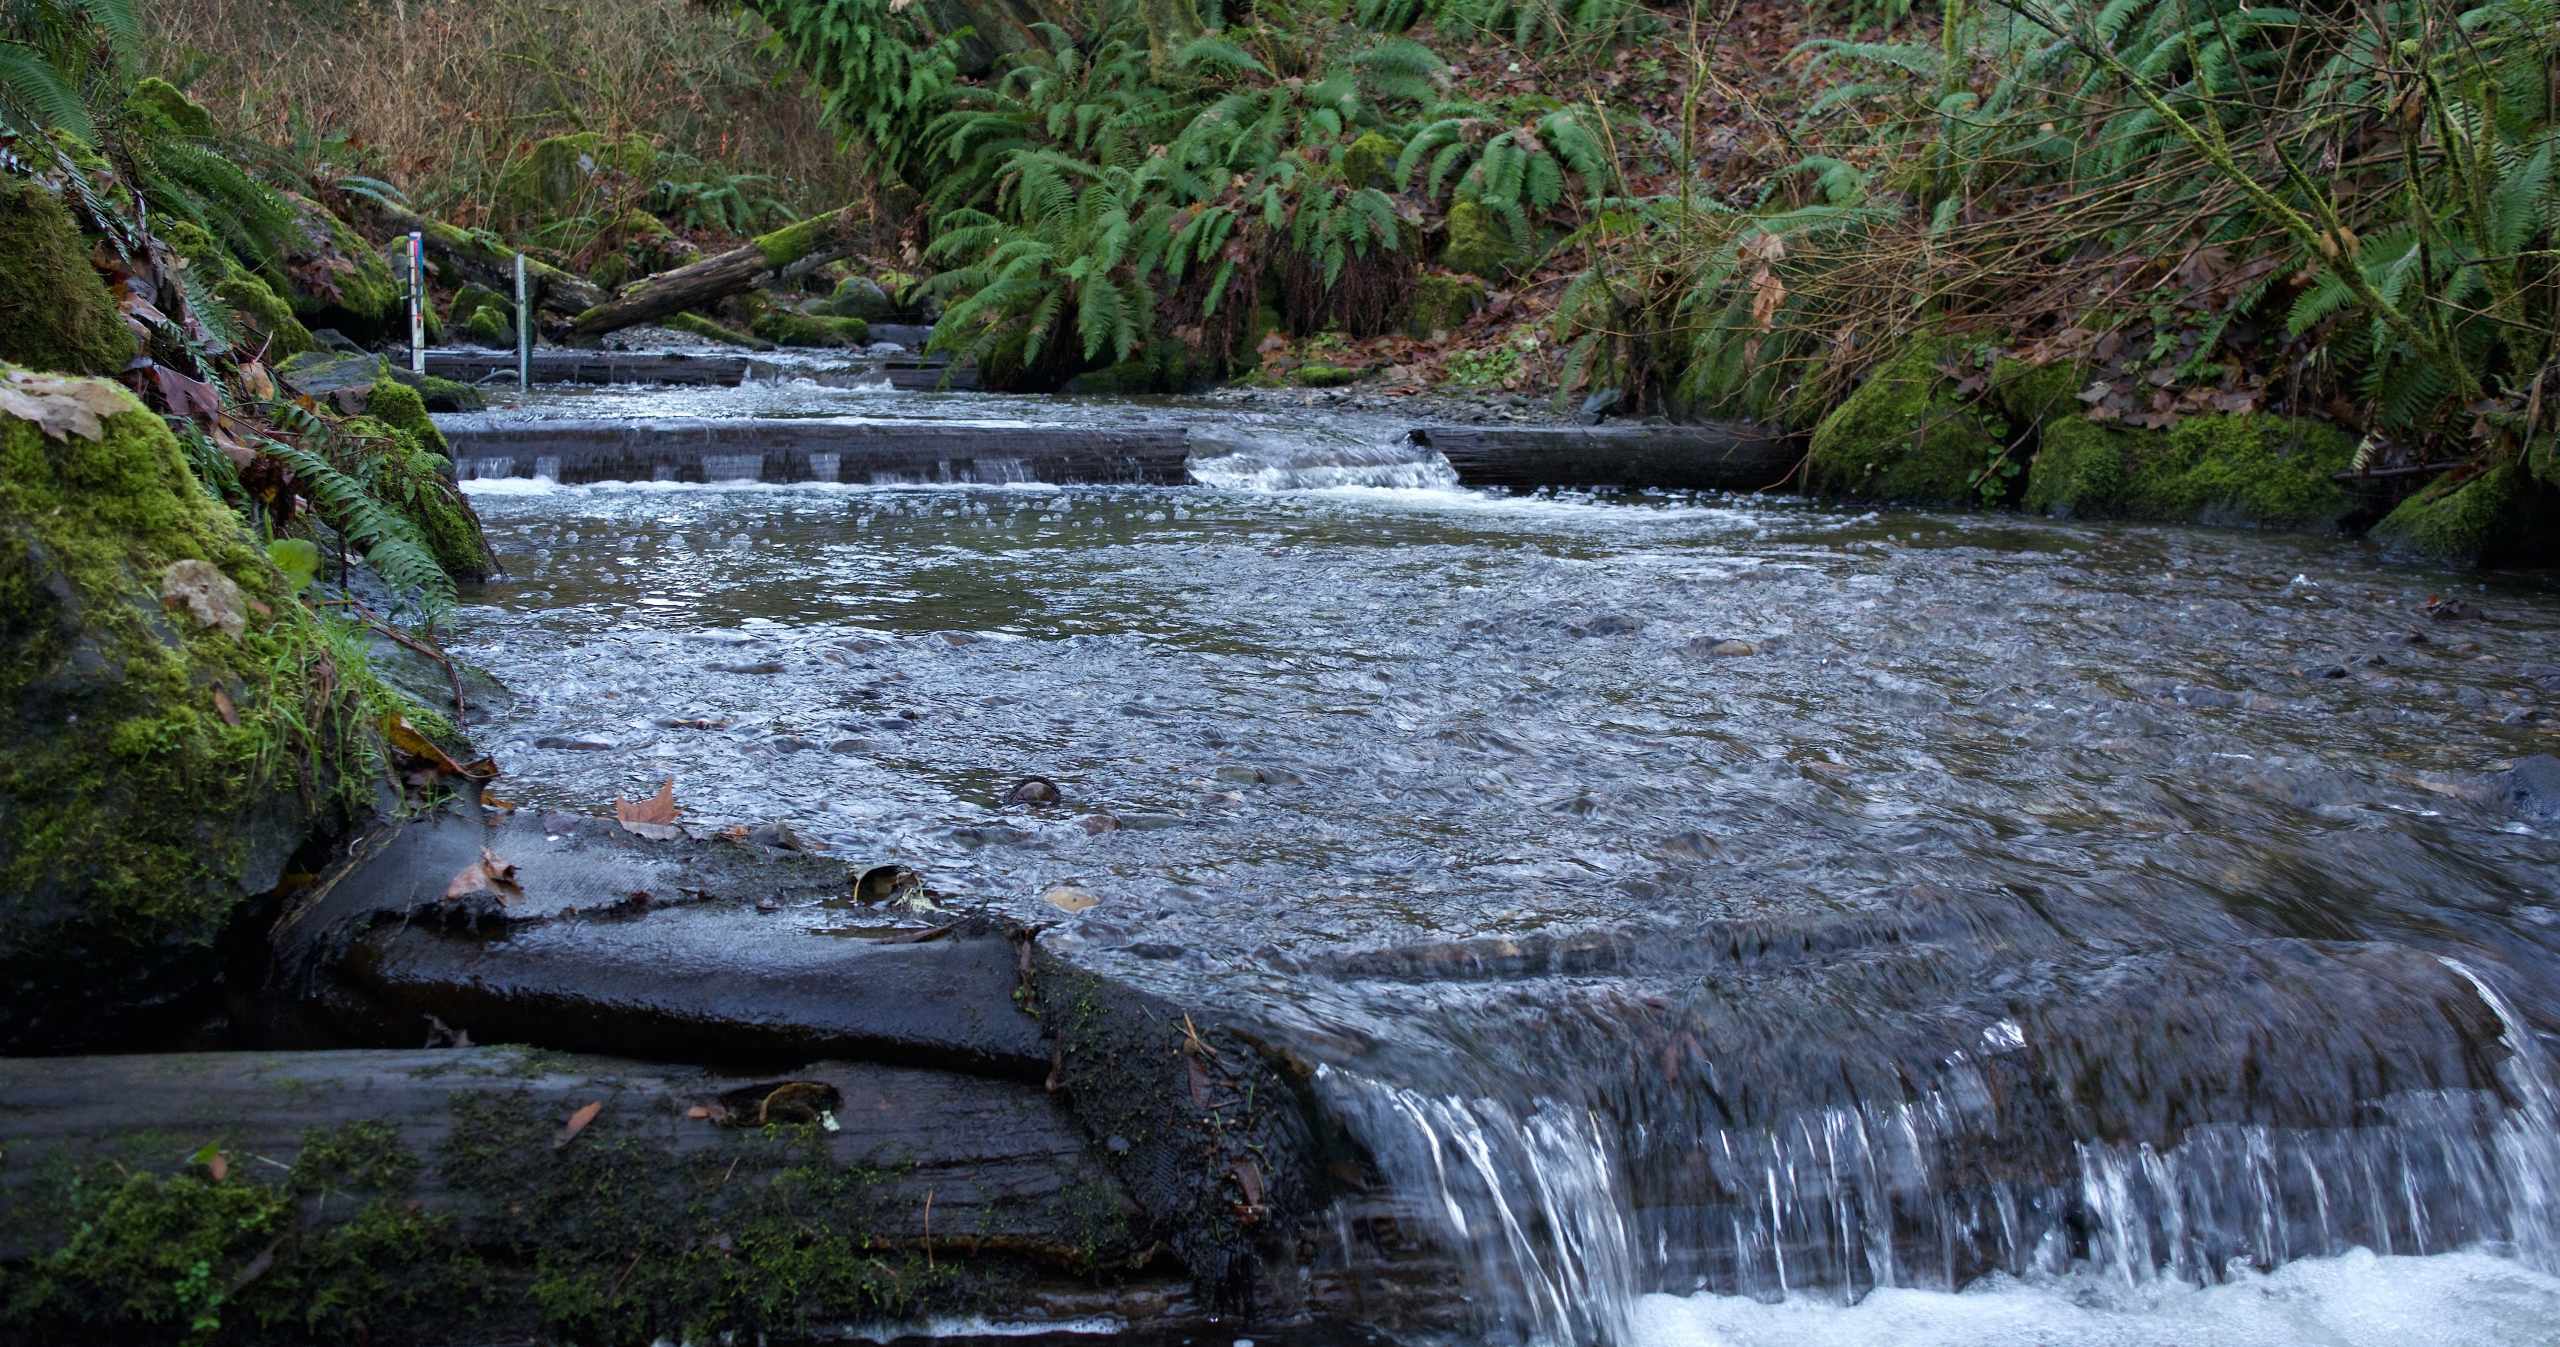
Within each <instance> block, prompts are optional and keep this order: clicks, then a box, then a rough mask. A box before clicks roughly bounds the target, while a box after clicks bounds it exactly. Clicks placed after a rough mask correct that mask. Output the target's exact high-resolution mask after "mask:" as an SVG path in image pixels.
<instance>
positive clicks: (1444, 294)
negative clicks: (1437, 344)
mask: <svg viewBox="0 0 2560 1347" xmlns="http://www.w3.org/2000/svg"><path fill="white" fill-rule="evenodd" d="M1484 298H1485V286H1484V282H1483V281H1480V280H1477V279H1476V278H1475V277H1473V276H1451V275H1445V274H1443V273H1440V272H1432V273H1429V274H1427V275H1425V276H1423V277H1421V278H1420V279H1419V280H1417V281H1415V282H1414V286H1413V307H1412V308H1411V309H1410V310H1408V311H1407V312H1406V314H1405V332H1406V334H1407V335H1408V336H1411V337H1413V338H1414V339H1415V340H1417V341H1429V340H1430V339H1431V338H1433V337H1435V336H1437V335H1439V334H1440V333H1443V332H1450V331H1455V330H1456V329H1457V328H1458V327H1459V326H1460V325H1461V324H1463V323H1465V322H1466V321H1467V320H1468V319H1469V318H1472V317H1474V316H1475V313H1476V310H1478V309H1481V308H1483V307H1484Z"/></svg>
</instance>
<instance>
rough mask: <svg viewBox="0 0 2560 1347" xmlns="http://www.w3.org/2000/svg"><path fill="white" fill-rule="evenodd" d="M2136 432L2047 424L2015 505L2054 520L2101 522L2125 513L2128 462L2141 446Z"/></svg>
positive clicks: (2080, 422) (2078, 423) (2077, 422)
mask: <svg viewBox="0 0 2560 1347" xmlns="http://www.w3.org/2000/svg"><path fill="white" fill-rule="evenodd" d="M2140 442H2141V436H2140V435H2139V434H2138V433H2137V432H2133V431H2126V430H2119V429H2116V428H2114V427H2111V426H2102V425H2099V424H2097V423H2096V422H2093V421H2090V420H2089V419H2087V418H2086V417H2081V416H2069V417H2065V418H2063V419H2061V420H2055V421H2048V422H2046V423H2045V426H2044V433H2043V437H2042V439H2041V441H2040V443H2039V446H2038V448H2037V450H2036V458H2035V464H2034V466H2033V467H2031V468H2029V469H2028V471H2027V495H2026V499H2025V500H2024V501H2022V502H2020V504H2021V505H2022V506H2023V507H2024V508H2025V509H2027V510H2029V511H2031V512H2033V513H2035V514H2044V515H2052V516H2054V517H2055V518H2058V519H2105V518H2110V517H2113V516H2116V515H2120V514H2122V513H2124V505H2125V502H2124V498H2125V488H2126V486H2127V484H2128V483H2129V482H2130V481H2131V480H2132V471H2131V468H2130V467H2129V466H2128V464H2129V462H2130V460H2131V459H2132V458H2133V456H2134V455H2135V454H2136V453H2137V452H2138V451H2139V449H2140V447H2141V444H2140Z"/></svg>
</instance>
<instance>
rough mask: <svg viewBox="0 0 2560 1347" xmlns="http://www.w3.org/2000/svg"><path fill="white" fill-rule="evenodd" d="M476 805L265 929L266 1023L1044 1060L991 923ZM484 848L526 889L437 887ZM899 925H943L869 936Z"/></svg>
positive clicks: (379, 856) (768, 1057)
mask: <svg viewBox="0 0 2560 1347" xmlns="http://www.w3.org/2000/svg"><path fill="white" fill-rule="evenodd" d="M471 812H472V811H470V810H468V809H467V808H455V809H450V810H447V811H444V812H441V813H439V814H437V815H434V816H432V817H429V818H427V819H422V820H419V821H417V822H414V823H411V824H409V825H407V826H405V827H403V828H401V829H399V830H398V831H397V832H396V833H394V834H392V835H391V836H390V837H389V838H388V839H387V840H386V841H383V842H382V843H381V844H380V845H379V846H378V847H376V848H370V849H368V850H367V852H366V854H365V855H363V856H362V858H361V859H359V860H358V861H357V862H355V864H354V865H353V866H352V867H351V868H349V869H348V870H346V871H345V872H343V873H342V874H340V875H339V876H338V877H336V878H335V879H334V881H333V882H332V883H331V884H330V885H329V887H328V889H327V890H326V891H325V892H324V893H322V894H320V895H319V896H318V897H316V898H315V899H313V900H311V901H310V902H309V903H307V904H306V905H305V906H303V907H301V908H299V909H297V910H296V911H295V912H294V913H292V914H291V915H290V916H288V917H287V918H286V919H285V920H283V921H281V922H279V923H278V924H277V927H276V929H275V933H274V935H273V937H272V943H273V944H274V946H275V949H276V954H277V962H278V966H279V967H280V968H282V969H283V970H285V973H284V977H285V982H286V990H287V992H288V993H289V995H290V998H291V1000H292V1002H293V1003H294V1004H296V1005H297V1006H299V1007H301V1008H302V1011H303V1019H302V1020H301V1021H300V1022H288V1023H283V1024H280V1025H279V1026H278V1033H279V1034H280V1035H282V1036H285V1037H287V1038H289V1039H291V1038H300V1039H302V1040H304V1041H312V1040H313V1039H314V1038H315V1036H316V1037H317V1041H326V1042H334V1043H341V1044H364V1045H374V1046H405V1045H409V1044H416V1043H422V1042H425V1041H427V1039H428V1038H429V1036H430V1034H431V1033H435V1032H441V1030H439V1029H438V1026H445V1027H446V1028H447V1029H449V1030H451V1031H455V1032H460V1033H465V1034H468V1035H470V1037H471V1038H472V1039H473V1040H475V1041H478V1042H483V1043H488V1042H526V1043H539V1044H541V1045H543V1046H545V1047H549V1048H558V1049H564V1050H570V1051H587V1052H615V1053H620V1054H624V1055H635V1056H642V1057H648V1058H653V1059H657V1060H676V1061H694V1062H704V1063H720V1064H724V1065H731V1064H738V1063H763V1064H775V1065H779V1064H788V1063H790V1062H794V1061H805V1060H808V1059H811V1058H816V1057H844V1058H858V1059H860V1060H864V1061H873V1062H891V1063H900V1064H908V1065H920V1066H932V1067H938V1068H943V1069H947V1070H955V1071H967V1072H973V1073H977V1074H981V1075H992V1076H1003V1077H1010V1078H1014V1079H1019V1080H1026V1081H1036V1080H1039V1079H1041V1078H1042V1077H1043V1076H1044V1075H1045V1074H1046V1073H1047V1071H1048V1068H1049V1053H1048V1049H1047V1046H1046V1045H1045V1044H1044V1043H1043V1042H1042V1040H1041V1037H1040V1031H1039V1025H1038V1024H1037V1022H1036V1021H1034V1020H1033V1019H1031V1018H1030V1017H1029V1016H1027V1015H1025V1014H1023V1013H1022V1012H1021V1010H1020V1009H1019V1008H1018V1007H1017V1006H1016V1005H1015V1004H1014V989H1015V987H1016V986H1017V985H1018V983H1019V980H1020V973H1019V966H1020V953H1019V950H1018V949H1017V947H1016V945H1015V944H1014V942H1013V941H1012V940H1011V939H1010V938H1009V933H1008V932H1006V931H1005V930H1003V929H1001V928H999V927H997V926H996V925H994V924H993V923H989V922H983V921H978V922H971V921H967V920H965V919H963V918H962V917H960V916H958V915H956V914H953V915H937V916H933V917H931V918H930V919H921V918H914V917H900V916H896V915H884V914H880V913H879V912H878V911H877V910H876V909H869V908H863V907H860V906H858V905H857V904H855V903H854V902H853V901H852V899H851V893H852V888H853V884H852V873H851V871H849V870H848V869H847V868H846V867H845V866H843V865H842V864H840V863H838V862H835V861H831V860H825V859H821V858H818V857H812V856H803V855H798V854H794V853H787V852H779V851H774V850H771V849H767V848H761V847H752V846H749V845H746V844H743V843H737V842H731V841H728V840H726V839H713V840H710V841H695V840H691V839H687V838H676V839H672V840H667V841H651V840H647V839H643V838H640V837H637V836H634V835H632V834H630V833H629V832H627V831H625V830H624V829H622V828H621V827H620V826H619V825H617V824H614V823H612V822H610V821H607V820H603V819H592V818H581V817H575V816H570V815H562V814H548V815H544V816H541V817H539V818H536V817H531V816H521V815H519V816H508V817H504V818H494V817H493V818H492V819H491V820H490V821H488V822H485V823H484V822H483V821H482V820H480V819H476V818H472V817H470V816H469V815H470V813H471ZM488 856H494V857H496V858H498V860H499V861H500V862H501V863H503V864H505V865H510V866H513V867H514V869H513V871H512V876H511V883H512V884H513V886H514V887H515V889H516V890H518V891H515V892H510V893H508V894H507V896H506V897H505V898H504V900H503V901H501V900H498V899H496V898H495V897H494V896H489V897H481V898H475V899H467V900H452V899H448V898H446V897H445V894H446V893H447V892H448V890H449V889H451V888H452V887H453V886H454V884H455V882H456V877H457V876H461V875H463V874H464V873H465V872H466V871H468V870H470V869H471V867H472V866H474V865H475V864H480V865H482V866H484V867H485V866H486V865H487V861H486V859H485V858H486V857H488ZM466 887H467V886H466ZM907 927H912V928H914V929H915V931H916V932H919V933H920V932H922V931H926V930H936V929H939V930H941V931H942V934H941V935H940V936H939V937H937V938H934V939H929V940H916V939H882V938H877V937H878V933H879V932H880V931H881V930H882V929H884V928H889V929H898V930H900V931H901V932H902V933H903V929H904V928H907Z"/></svg>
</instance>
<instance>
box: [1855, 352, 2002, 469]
mask: <svg viewBox="0 0 2560 1347" xmlns="http://www.w3.org/2000/svg"><path fill="white" fill-rule="evenodd" d="M1956 351H1957V346H1956V343H1955V342H1953V341H1951V340H1950V339H1947V338H1944V337H1923V338H1920V339H1918V340H1915V341H1913V342H1912V343H1911V344H1910V345H1908V346H1906V347H1904V348H1903V349H1902V351H1901V353H1900V354H1898V355H1895V356H1893V357H1892V358H1890V359H1888V360H1886V361H1885V362H1884V363H1883V364H1881V365H1878V366H1877V367H1876V368H1875V370H1874V371H1873V372H1871V373H1870V374H1868V375H1867V381H1866V382H1865V383H1863V384H1860V385H1859V386H1858V389H1857V391H1856V392H1854V393H1851V394H1850V395H1849V397H1848V399H1847V400H1846V401H1844V402H1842V403H1841V404H1840V405H1839V406H1838V407H1836V408H1834V409H1832V411H1831V414H1830V415H1828V416H1825V417H1823V418H1822V422H1821V424H1819V425H1817V426H1815V427H1814V431H1813V446H1812V450H1811V457H1810V458H1809V460H1808V462H1807V482H1808V484H1809V485H1810V486H1811V488H1812V489H1813V490H1814V491H1815V492H1817V493H1820V494H1825V495H1837V496H1854V497H1860V498H1863V499H1869V500H1890V501H1908V502H1914V503H1919V504H1934V505H1944V504H1976V503H1979V502H1980V494H1979V488H1978V487H1977V485H1976V484H1977V483H1978V482H1980V481H1981V480H1983V476H1984V473H1985V471H1986V470H1987V469H1989V468H1990V467H1991V466H1992V462H1993V460H1994V459H1995V458H1997V457H1998V455H1999V453H2000V451H2001V449H2002V448H2003V447H2004V446H2005V445H2006V444H2007V442H2008V426H2007V425H2006V424H2005V423H2004V422H2003V421H2002V420H2001V419H1999V418H1998V417H1997V416H1996V415H1994V414H1992V413H1990V412H1988V411H1986V410H1985V409H1984V408H1982V407H1980V406H1978V405H1976V404H1975V403H1974V402H1972V401H1971V400H1969V399H1967V398H1965V397H1964V396H1963V395H1962V394H1960V393H1958V392H1957V391H1956V388H1955V384H1954V382H1953V381H1952V380H1949V379H1948V378H1947V377H1946V376H1945V375H1944V374H1942V373H1941V372H1940V371H1939V368H1938V367H1939V365H1940V364H1941V363H1943V362H1945V361H1947V360H1949V359H1950V358H1952V357H1953V356H1954V355H1955V354H1956Z"/></svg>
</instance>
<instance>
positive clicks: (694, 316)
mask: <svg viewBox="0 0 2560 1347" xmlns="http://www.w3.org/2000/svg"><path fill="white" fill-rule="evenodd" d="M667 326H668V327H670V328H673V329H675V330H676V331H678V332H682V333H684V334H685V335H687V336H691V337H700V338H702V339H703V340H704V341H708V342H717V343H719V344H720V345H722V346H743V347H745V348H747V349H748V350H750V351H770V350H772V349H773V343H772V342H769V341H766V340H765V339H764V338H762V337H751V336H748V335H747V334H746V333H744V332H740V331H739V330H737V329H736V328H734V327H729V326H726V325H724V324H721V323H717V322H714V321H712V320H711V319H708V318H705V317H703V316H702V315H701V314H698V313H680V314H677V315H676V316H675V317H673V318H670V319H668V320H667Z"/></svg>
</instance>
